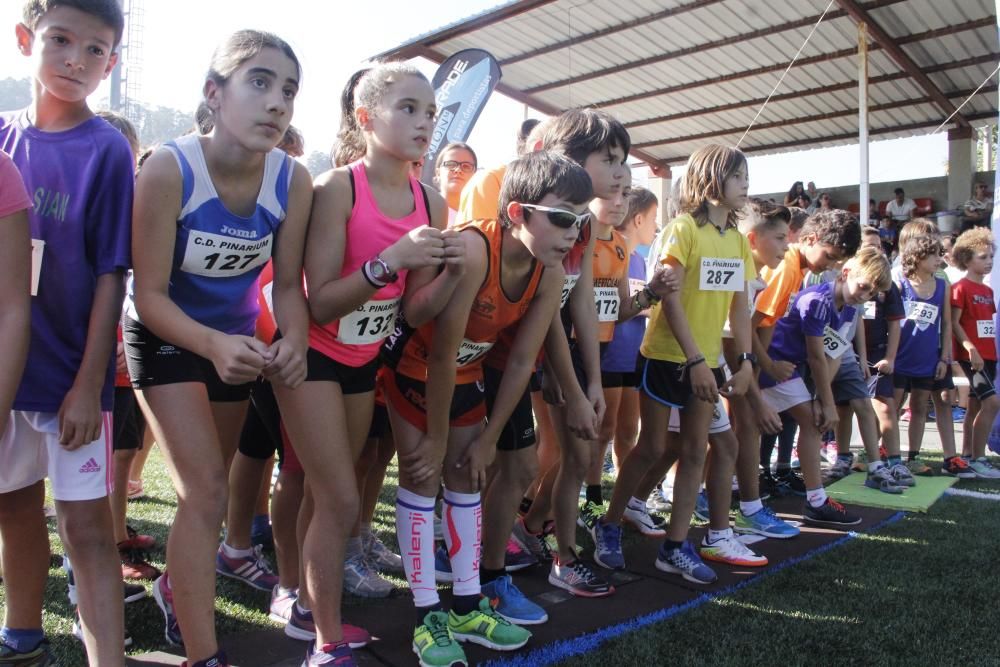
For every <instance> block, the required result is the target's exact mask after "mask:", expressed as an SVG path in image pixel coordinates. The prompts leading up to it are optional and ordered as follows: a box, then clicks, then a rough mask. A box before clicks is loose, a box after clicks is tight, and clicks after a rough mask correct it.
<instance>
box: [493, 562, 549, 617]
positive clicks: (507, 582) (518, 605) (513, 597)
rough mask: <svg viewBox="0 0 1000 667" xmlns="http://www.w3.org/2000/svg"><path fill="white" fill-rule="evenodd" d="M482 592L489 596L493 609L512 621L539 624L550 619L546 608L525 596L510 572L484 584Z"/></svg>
mask: <svg viewBox="0 0 1000 667" xmlns="http://www.w3.org/2000/svg"><path fill="white" fill-rule="evenodd" d="M482 593H483V595H484V596H486V597H487V598H489V601H490V605H492V607H493V610H494V611H495V612H496V613H498V614H500V615H501V616H503V617H504V618H506V619H507V620H508V621H510V622H511V623H515V624H517V625H538V624H539V623H544V622H545V621H547V620H549V615H548V614H546V613H545V610H544V609H542V608H541V607H539V606H538V605H537V604H535V603H534V602H532V601H531V600H529V599H528V598H526V597H524V593H522V592H521V591H520V590H519V589H518V587H517V586H515V585H514V582H513V581H512V580H511V578H510V575H509V574H505V575H504V576H502V577H500V578H499V579H494V580H493V581H491V582H489V583H486V584H483V587H482Z"/></svg>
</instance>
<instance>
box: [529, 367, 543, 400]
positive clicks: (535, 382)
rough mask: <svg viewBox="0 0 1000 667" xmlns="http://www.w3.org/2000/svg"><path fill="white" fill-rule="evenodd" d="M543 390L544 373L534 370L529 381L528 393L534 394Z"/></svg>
mask: <svg viewBox="0 0 1000 667" xmlns="http://www.w3.org/2000/svg"><path fill="white" fill-rule="evenodd" d="M541 390H542V371H541V370H540V369H539V370H534V371H532V373H531V378H530V379H529V380H528V391H529V392H530V393H532V394H534V393H535V392H536V391H541Z"/></svg>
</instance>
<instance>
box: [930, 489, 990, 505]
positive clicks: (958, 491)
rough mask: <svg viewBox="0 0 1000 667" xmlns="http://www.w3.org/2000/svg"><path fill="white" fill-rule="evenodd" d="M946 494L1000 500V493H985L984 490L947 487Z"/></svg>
mask: <svg viewBox="0 0 1000 667" xmlns="http://www.w3.org/2000/svg"><path fill="white" fill-rule="evenodd" d="M944 495H946V496H962V497H964V498H976V499H977V500H992V501H994V502H1000V493H983V492H982V491H966V490H965V489H945V492H944Z"/></svg>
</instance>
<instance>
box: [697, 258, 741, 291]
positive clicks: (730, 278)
mask: <svg viewBox="0 0 1000 667" xmlns="http://www.w3.org/2000/svg"><path fill="white" fill-rule="evenodd" d="M743 283H744V277H743V260H742V259H722V258H719V257H702V258H701V272H700V274H699V280H698V289H701V290H705V291H709V292H735V291H737V290H741V289H743Z"/></svg>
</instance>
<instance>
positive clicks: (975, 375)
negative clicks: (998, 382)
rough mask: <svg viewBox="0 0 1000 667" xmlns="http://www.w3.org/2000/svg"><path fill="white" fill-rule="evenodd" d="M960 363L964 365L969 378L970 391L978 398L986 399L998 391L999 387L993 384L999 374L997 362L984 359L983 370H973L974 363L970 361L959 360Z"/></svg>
mask: <svg viewBox="0 0 1000 667" xmlns="http://www.w3.org/2000/svg"><path fill="white" fill-rule="evenodd" d="M958 365H959V366H961V367H962V371H963V372H964V373H965V377H967V378H969V391H970V392H971V393H972V395H973V396H975V397H976V400H978V401H985V400H987V399H988V398H989V397H990V396H993V395H995V394H996V393H997V389H996V387H995V386H994V385H993V379H994V378H995V377H996V375H997V362H995V361H991V360H989V359H983V370H981V371H974V370H972V364H971V363H969V362H968V361H959V362H958Z"/></svg>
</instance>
